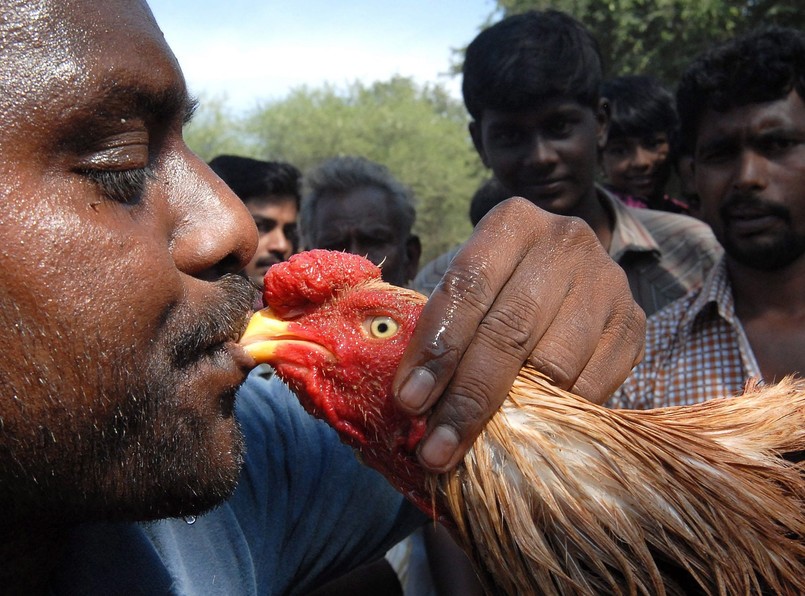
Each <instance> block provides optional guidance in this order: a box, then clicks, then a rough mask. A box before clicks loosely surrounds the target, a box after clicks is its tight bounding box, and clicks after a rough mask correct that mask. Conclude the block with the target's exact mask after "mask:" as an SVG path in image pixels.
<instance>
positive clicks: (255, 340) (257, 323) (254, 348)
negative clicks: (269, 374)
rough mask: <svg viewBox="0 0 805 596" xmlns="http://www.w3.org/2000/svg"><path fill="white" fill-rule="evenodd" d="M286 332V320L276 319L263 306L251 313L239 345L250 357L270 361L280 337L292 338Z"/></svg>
mask: <svg viewBox="0 0 805 596" xmlns="http://www.w3.org/2000/svg"><path fill="white" fill-rule="evenodd" d="M294 337H296V336H294V335H293V334H289V333H288V322H287V321H283V320H282V319H278V318H277V317H275V316H274V313H272V312H271V309H270V308H264V309H263V310H259V311H257V312H256V313H254V314H253V315H252V318H251V320H249V324H248V326H247V327H246V331H245V332H244V333H243V336H242V337H241V338H240V341H239V342H238V343H240V345H241V346H243V348H244V349H245V350H246V351H247V352H248V353H249V354H250V355H251V357H252V358H254V359H255V361H257V363H258V364H261V363H264V362H265V363H269V364H270V363H271V362H272V361H273V359H274V356H275V355H276V349H277V346H278V345H279V344H280V343H281V342H280V341H278V340H280V339H286V340H287V339H290V338H294Z"/></svg>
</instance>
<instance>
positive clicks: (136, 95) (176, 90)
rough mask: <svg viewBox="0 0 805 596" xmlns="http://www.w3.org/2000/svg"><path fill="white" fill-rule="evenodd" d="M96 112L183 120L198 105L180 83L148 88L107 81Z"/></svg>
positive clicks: (183, 121) (188, 119)
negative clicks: (128, 113)
mask: <svg viewBox="0 0 805 596" xmlns="http://www.w3.org/2000/svg"><path fill="white" fill-rule="evenodd" d="M98 107H99V110H98V111H99V112H106V113H115V112H130V111H133V112H134V113H135V114H136V115H139V116H141V117H147V118H156V119H157V120H164V121H168V120H172V119H175V118H178V119H180V120H181V122H182V124H187V123H188V122H190V120H191V119H192V117H193V114H194V113H195V111H196V109H197V108H198V100H197V99H196V98H193V97H190V95H188V93H187V89H186V88H185V87H184V85H175V86H171V87H166V88H162V89H156V90H154V89H149V88H148V87H143V86H141V85H120V84H116V83H114V82H113V83H111V84H109V85H107V90H106V93H104V94H103V96H102V97H101V99H100V102H99V104H98Z"/></svg>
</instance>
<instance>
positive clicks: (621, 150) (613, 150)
mask: <svg viewBox="0 0 805 596" xmlns="http://www.w3.org/2000/svg"><path fill="white" fill-rule="evenodd" d="M604 153H606V154H607V155H609V156H611V157H618V158H622V157H626V156H627V155H629V149H628V148H627V147H624V146H623V145H607V146H606V147H605V148H604Z"/></svg>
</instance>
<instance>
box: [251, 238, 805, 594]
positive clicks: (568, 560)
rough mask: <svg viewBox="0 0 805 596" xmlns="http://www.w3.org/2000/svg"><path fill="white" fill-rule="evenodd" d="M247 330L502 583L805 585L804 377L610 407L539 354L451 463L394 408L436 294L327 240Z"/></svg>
mask: <svg viewBox="0 0 805 596" xmlns="http://www.w3.org/2000/svg"><path fill="white" fill-rule="evenodd" d="M264 298H265V301H266V304H267V305H268V306H269V309H267V311H266V312H261V313H257V314H256V315H255V318H254V319H253V321H252V324H250V328H249V329H247V331H246V334H245V335H244V338H243V339H242V340H241V341H242V342H243V343H244V345H246V349H247V350H249V351H250V352H251V353H252V354H253V355H254V356H255V358H256V359H257V360H258V361H266V362H269V363H271V364H272V365H273V366H274V367H275V369H276V371H277V374H278V375H279V376H280V377H281V378H283V379H284V380H285V381H286V382H287V383H288V384H289V386H290V387H291V389H292V390H293V391H294V392H295V393H296V394H297V395H298V396H299V398H300V401H301V402H302V404H303V405H304V406H305V408H306V409H307V410H308V411H309V412H311V413H312V414H313V415H315V416H317V417H320V418H323V419H324V420H325V421H327V422H328V423H329V424H330V425H331V426H333V427H334V428H335V429H336V430H337V431H338V432H339V434H340V435H341V437H342V440H344V441H345V442H347V443H348V444H350V445H351V446H353V447H354V448H356V449H357V450H358V451H359V452H360V454H361V456H362V458H363V459H364V461H365V462H366V463H367V464H368V465H370V466H372V467H374V468H376V469H377V470H379V471H380V472H381V473H382V474H383V475H384V476H385V477H386V478H387V479H388V480H389V481H390V482H391V483H392V484H393V485H394V486H395V487H396V488H397V489H398V490H399V491H401V492H402V493H403V494H404V495H405V496H406V497H408V498H409V499H410V500H412V501H413V502H414V503H416V504H417V505H418V506H419V507H420V508H421V509H422V510H423V511H425V512H426V513H428V514H429V515H430V516H432V517H433V518H434V519H437V520H439V521H440V522H442V523H444V524H445V525H447V526H448V527H449V528H451V530H452V531H453V533H454V534H455V536H456V537H457V539H458V540H459V542H460V544H462V546H463V547H464V549H465V550H466V551H467V553H468V554H469V555H470V557H471V559H472V560H473V561H474V564H475V567H476V570H477V572H478V574H479V577H480V578H481V580H482V581H483V582H484V585H485V586H486V588H487V590H488V591H490V592H501V593H506V594H599V593H600V594H603V593H609V594H664V593H666V594H688V593H707V594H748V593H761V592H773V593H779V594H801V593H805V464H803V462H802V459H803V458H802V452H803V451H805V383H803V382H802V381H793V380H786V381H784V382H783V383H781V384H778V385H776V386H772V387H769V388H763V389H759V390H758V389H753V390H751V391H749V392H747V393H746V394H745V395H743V396H740V397H736V398H726V399H719V400H713V401H709V402H704V403H701V404H698V405H695V406H685V407H679V408H663V409H658V410H648V411H629V410H609V409H606V408H603V407H601V406H597V405H594V404H591V403H589V402H587V401H586V400H584V399H583V398H580V397H578V396H575V395H573V394H570V393H567V392H565V391H562V390H560V389H558V388H556V387H554V386H553V385H551V383H550V382H549V380H548V379H546V378H545V377H544V376H542V375H541V374H540V373H538V372H537V371H535V370H533V369H531V368H529V367H528V366H526V367H525V368H524V369H523V370H522V371H521V373H520V375H519V376H518V378H517V380H516V382H515V384H514V385H513V387H512V389H511V391H510V394H509V397H508V399H507V400H506V402H505V403H504V405H503V406H502V408H501V409H500V411H499V412H498V413H497V414H496V415H495V416H494V417H493V418H492V420H491V421H490V422H489V424H488V425H487V426H486V428H485V430H484V431H483V432H482V433H481V435H480V436H479V437H478V439H477V440H476V442H475V444H474V445H473V447H472V448H471V449H470V451H469V452H468V453H467V455H466V457H465V458H464V461H463V463H462V464H461V465H460V466H459V467H458V468H457V469H456V470H454V471H451V472H448V473H445V474H439V475H436V474H430V473H428V472H427V471H426V470H425V469H424V468H422V467H420V466H419V464H418V463H417V459H416V454H415V450H416V446H417V444H418V442H419V440H420V439H421V438H422V436H423V435H424V432H425V424H426V422H425V419H424V418H423V417H410V416H407V415H404V414H402V413H401V412H399V411H398V410H397V409H396V408H395V407H394V404H393V400H392V391H391V384H392V380H393V378H394V374H395V372H396V368H397V364H398V363H399V360H400V358H401V356H402V353H403V351H404V349H405V346H406V344H407V343H408V339H409V338H410V335H411V333H412V331H413V328H414V326H415V324H416V320H417V318H418V315H419V312H420V311H421V308H422V306H423V305H424V303H425V300H426V299H425V298H424V297H423V296H421V295H419V294H417V293H415V292H411V291H409V290H404V289H401V288H396V287H393V286H390V285H388V284H385V283H384V282H382V281H381V280H380V272H379V270H378V269H377V268H376V267H374V266H373V265H371V263H369V262H368V261H365V260H364V259H362V258H361V257H356V256H354V255H348V254H345V253H331V252H328V251H311V252H309V253H302V254H300V255H297V256H296V257H293V258H292V259H291V261H289V262H286V263H283V264H280V265H276V266H274V267H272V268H271V269H270V270H269V272H268V273H267V274H266V280H265V296H264Z"/></svg>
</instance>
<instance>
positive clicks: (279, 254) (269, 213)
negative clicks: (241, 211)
mask: <svg viewBox="0 0 805 596" xmlns="http://www.w3.org/2000/svg"><path fill="white" fill-rule="evenodd" d="M246 208H247V209H248V210H249V213H251V214H252V218H253V219H254V223H255V224H257V235H258V240H257V252H256V253H254V257H252V260H251V261H249V264H248V265H246V267H245V269H244V271H245V272H246V275H248V276H249V279H251V280H252V282H254V283H255V284H257V285H258V286H260V287H261V288H262V287H263V277H264V276H265V274H266V271H268V268H269V267H271V266H272V265H275V264H276V263H280V262H282V261H285V260H287V259H288V257H290V256H291V255H292V254H293V253H294V251H295V250H296V244H297V238H296V216H297V209H296V200H295V199H294V197H291V196H287V197H272V198H271V200H259V199H257V200H256V199H252V200H250V201H249V202H248V203H246Z"/></svg>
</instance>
